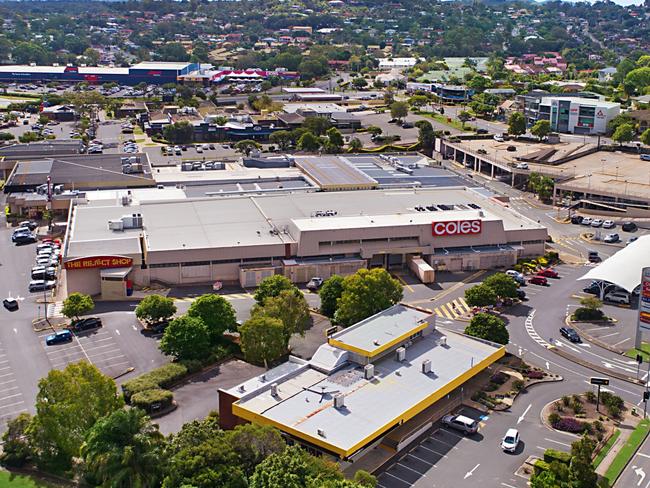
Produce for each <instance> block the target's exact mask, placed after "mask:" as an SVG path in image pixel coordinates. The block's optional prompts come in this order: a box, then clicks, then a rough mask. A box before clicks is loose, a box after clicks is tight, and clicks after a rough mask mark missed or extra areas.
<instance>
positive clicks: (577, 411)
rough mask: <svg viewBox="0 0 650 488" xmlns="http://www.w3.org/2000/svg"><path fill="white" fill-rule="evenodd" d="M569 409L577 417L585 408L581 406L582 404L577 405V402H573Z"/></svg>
mask: <svg viewBox="0 0 650 488" xmlns="http://www.w3.org/2000/svg"><path fill="white" fill-rule="evenodd" d="M571 408H572V409H573V413H575V414H576V415H579V414H581V413H583V412H584V411H585V408H584V407H583V406H582V403H578V402H573V404H572V405H571Z"/></svg>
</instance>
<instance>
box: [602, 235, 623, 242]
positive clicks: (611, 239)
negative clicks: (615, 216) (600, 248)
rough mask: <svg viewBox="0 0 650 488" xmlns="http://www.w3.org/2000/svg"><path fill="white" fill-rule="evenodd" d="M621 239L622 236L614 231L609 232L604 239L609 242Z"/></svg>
mask: <svg viewBox="0 0 650 488" xmlns="http://www.w3.org/2000/svg"><path fill="white" fill-rule="evenodd" d="M620 240H621V236H619V235H618V234H616V233H614V234H607V235H606V236H605V238H604V239H603V241H604V242H608V243H613V242H618V241H620Z"/></svg>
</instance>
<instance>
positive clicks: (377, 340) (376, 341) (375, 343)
mask: <svg viewBox="0 0 650 488" xmlns="http://www.w3.org/2000/svg"><path fill="white" fill-rule="evenodd" d="M372 343H373V344H374V345H375V346H378V345H379V344H381V343H380V342H379V339H375V340H374V341H372Z"/></svg>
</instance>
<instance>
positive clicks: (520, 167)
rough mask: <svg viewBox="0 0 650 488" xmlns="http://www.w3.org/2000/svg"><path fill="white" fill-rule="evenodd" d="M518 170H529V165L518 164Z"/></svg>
mask: <svg viewBox="0 0 650 488" xmlns="http://www.w3.org/2000/svg"><path fill="white" fill-rule="evenodd" d="M515 168H516V169H528V163H517V165H516V166H515Z"/></svg>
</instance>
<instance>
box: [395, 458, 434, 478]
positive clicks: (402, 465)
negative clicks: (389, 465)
mask: <svg viewBox="0 0 650 488" xmlns="http://www.w3.org/2000/svg"><path fill="white" fill-rule="evenodd" d="M395 464H396V465H398V466H401V467H402V468H405V469H408V470H409V471H413V472H414V473H415V474H417V475H418V476H422V477H423V478H426V477H427V475H426V474H424V473H420V472H419V471H416V470H415V469H413V468H409V467H408V466H406V465H405V464H402V463H401V462H399V461H398V462H396V463H395Z"/></svg>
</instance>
